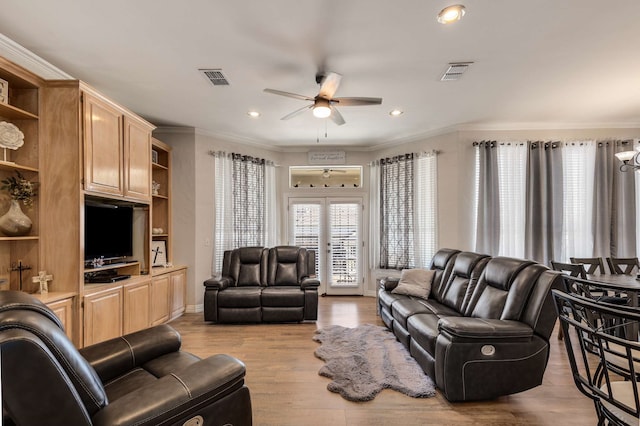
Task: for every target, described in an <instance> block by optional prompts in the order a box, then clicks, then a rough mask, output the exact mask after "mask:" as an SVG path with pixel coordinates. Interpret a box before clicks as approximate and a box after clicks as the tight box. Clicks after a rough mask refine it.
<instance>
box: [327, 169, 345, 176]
mask: <svg viewBox="0 0 640 426" xmlns="http://www.w3.org/2000/svg"><path fill="white" fill-rule="evenodd" d="M331 173H347V171H346V170H340V169H324V170H323V171H322V177H323V178H329V177H331Z"/></svg>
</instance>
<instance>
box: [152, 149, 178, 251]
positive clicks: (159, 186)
mask: <svg viewBox="0 0 640 426" xmlns="http://www.w3.org/2000/svg"><path fill="white" fill-rule="evenodd" d="M152 150H153V151H152V152H153V156H152V160H153V161H152V162H151V166H152V169H151V175H152V186H155V189H154V190H152V205H151V227H152V228H151V238H152V239H153V241H164V244H165V247H166V254H167V262H169V263H171V262H172V261H173V253H172V241H171V147H170V146H169V145H167V144H165V143H164V142H162V141H160V140H158V139H155V138H154V139H153V140H152Z"/></svg>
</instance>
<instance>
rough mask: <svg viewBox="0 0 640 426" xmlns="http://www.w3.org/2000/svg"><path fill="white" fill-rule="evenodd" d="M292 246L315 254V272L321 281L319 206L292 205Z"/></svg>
mask: <svg viewBox="0 0 640 426" xmlns="http://www.w3.org/2000/svg"><path fill="white" fill-rule="evenodd" d="M291 209H292V213H293V245H294V246H299V247H304V248H306V249H307V250H314V251H315V252H316V270H315V274H316V276H317V277H318V279H322V277H321V276H320V273H319V267H318V265H319V263H320V262H319V256H318V255H319V253H320V252H319V249H320V205H319V204H293V205H292V206H291Z"/></svg>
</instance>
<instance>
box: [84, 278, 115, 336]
mask: <svg viewBox="0 0 640 426" xmlns="http://www.w3.org/2000/svg"><path fill="white" fill-rule="evenodd" d="M119 336H122V288H117V289H114V290H109V291H105V292H101V293H96V294H92V295H89V296H85V297H84V346H89V345H93V344H94V343H99V342H103V341H105V340H109V339H112V338H114V337H119Z"/></svg>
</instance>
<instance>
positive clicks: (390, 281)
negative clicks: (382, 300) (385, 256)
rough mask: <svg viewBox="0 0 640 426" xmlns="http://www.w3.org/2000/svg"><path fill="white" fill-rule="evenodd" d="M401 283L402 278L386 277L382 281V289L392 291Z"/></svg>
mask: <svg viewBox="0 0 640 426" xmlns="http://www.w3.org/2000/svg"><path fill="white" fill-rule="evenodd" d="M399 282H400V278H397V277H386V278H382V279H381V280H380V288H381V289H384V290H386V291H391V290H393V289H394V288H396V287H397V286H398V283H399Z"/></svg>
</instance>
